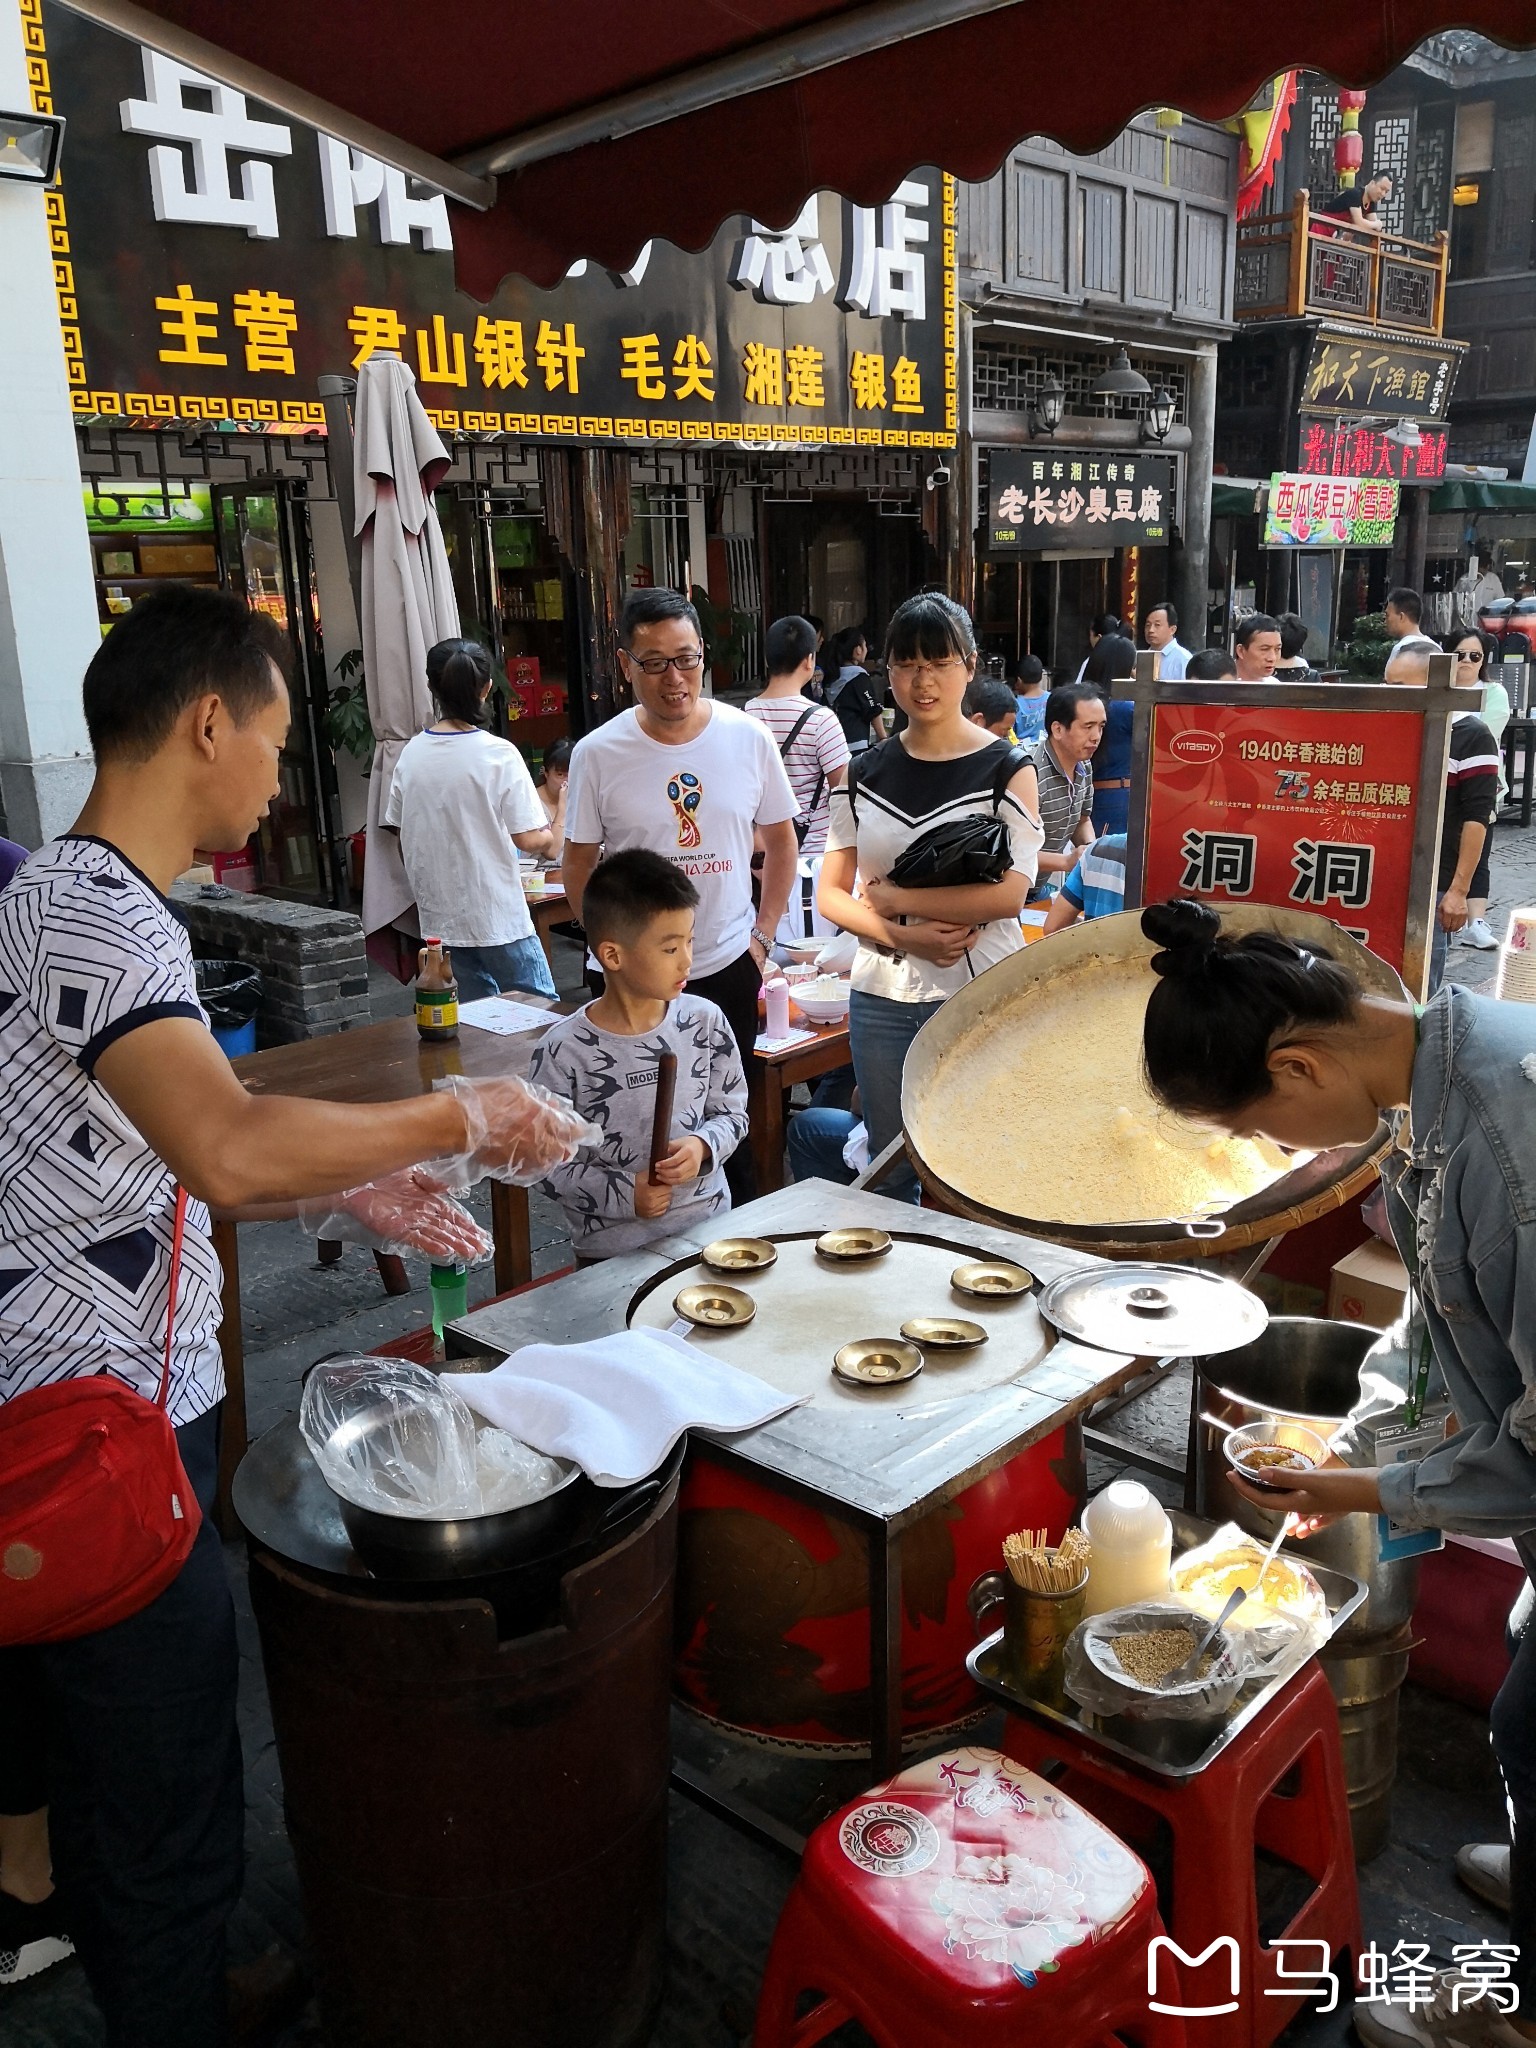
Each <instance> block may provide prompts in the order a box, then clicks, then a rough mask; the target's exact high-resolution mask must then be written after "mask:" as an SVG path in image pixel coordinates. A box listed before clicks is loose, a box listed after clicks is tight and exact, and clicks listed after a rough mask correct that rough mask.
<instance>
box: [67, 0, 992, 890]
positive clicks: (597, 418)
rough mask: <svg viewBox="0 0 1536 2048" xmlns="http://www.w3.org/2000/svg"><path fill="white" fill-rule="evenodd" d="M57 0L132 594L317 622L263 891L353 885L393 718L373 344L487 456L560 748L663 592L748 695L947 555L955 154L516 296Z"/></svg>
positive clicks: (468, 583)
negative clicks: (875, 192) (642, 615)
mask: <svg viewBox="0 0 1536 2048" xmlns="http://www.w3.org/2000/svg"><path fill="white" fill-rule="evenodd" d="M42 20H43V30H44V36H45V41H46V57H45V59H43V61H45V62H46V65H47V67H48V80H47V83H48V87H49V89H50V90H51V94H52V100H53V104H54V106H55V107H56V109H57V111H58V112H60V113H62V114H63V115H64V116H65V117H66V118H67V120H68V122H69V135H70V148H69V153H68V159H67V162H66V164H65V170H64V176H63V182H62V187H61V188H60V190H59V191H58V192H57V193H55V194H51V195H50V207H51V209H52V213H53V221H54V235H55V244H56V249H57V253H58V257H59V263H58V275H57V282H58V292H59V314H60V320H61V324H62V328H63V334H64V345H65V354H66V359H67V363H68V368H69V376H70V381H71V386H72V396H73V404H74V409H75V413H76V418H77V421H78V423H79V432H80V443H81V466H82V472H83V474H84V476H85V478H86V481H87V484H88V486H89V487H90V489H91V490H92V491H94V492H95V493H96V494H97V496H98V499H99V500H100V501H101V505H99V506H98V507H97V515H99V516H97V527H96V529H95V530H93V543H92V545H93V550H94V553H95V557H96V560H95V567H96V571H97V588H98V597H99V607H100V612H101V616H102V620H103V624H104V625H108V624H110V621H111V619H112V617H114V616H116V615H118V614H119V613H120V612H121V611H122V610H124V609H126V608H128V607H130V606H131V605H132V603H133V602H134V601H135V600H136V598H137V597H138V596H140V595H142V594H143V592H144V591H146V590H147V589H150V588H152V587H153V586H154V582H155V579H156V578H157V577H160V576H166V575H176V574H185V575H188V576H191V577H192V578H193V579H194V580H205V581H209V582H215V581H216V582H219V583H222V584H223V585H225V586H226V587H228V588H231V589H234V590H237V591H239V592H240V593H241V594H242V595H243V596H245V597H246V598H247V599H248V600H249V601H250V602H252V603H256V604H260V605H262V606H263V607H264V608H265V609H268V610H270V611H272V612H273V614H274V616H277V617H278V618H279V619H280V620H281V621H282V622H283V623H284V624H285V626H286V627H287V630H288V632H289V634H290V638H291V641H292V645H293V652H294V667H295V678H296V681H295V700H296V705H297V707H298V711H299V716H298V717H296V720H295V727H294V738H293V741H292V743H291V755H292V758H291V761H289V762H287V763H285V783H284V798H283V812H282V815H281V817H277V816H276V815H275V817H274V822H273V825H272V828H271V831H270V832H267V833H264V835H263V838H262V840H261V843H260V845H259V846H258V845H255V844H253V847H252V849H251V855H252V869H251V872H252V874H253V876H254V880H255V881H256V883H257V885H259V886H260V887H262V888H264V889H272V890H280V891H285V892H292V893H297V894H304V895H311V896H314V897H316V898H318V899H322V900H323V899H327V898H331V899H334V898H335V897H337V896H338V894H340V893H341V892H343V891H344V890H345V888H346V886H347V860H346V847H345V842H346V839H347V837H348V836H349V834H350V832H351V831H352V830H353V829H354V827H355V824H356V822H357V820H358V815H359V805H358V801H357V792H358V789H359V787H360V782H359V774H360V767H359V764H358V761H357V759H356V756H357V755H358V753H360V752H363V753H365V752H366V746H367V735H366V726H365V724H364V725H363V726H362V727H361V728H359V725H358V713H359V701H358V700H359V694H360V691H361V688H362V684H361V678H360V671H359V667H358V662H357V656H356V652H355V650H356V649H357V647H358V644H359V635H358V631H357V623H356V614H355V602H354V590H355V575H349V574H348V566H349V561H348V558H349V554H350V553H351V549H350V544H349V537H348V536H347V535H346V533H345V531H344V522H343V519H342V514H341V509H340V503H341V501H344V499H345V496H346V492H345V490H343V491H341V492H340V493H339V494H338V490H337V481H338V479H337V477H336V475H335V473H334V470H335V464H334V463H333V461H332V459H331V458H332V456H333V455H335V459H336V462H339V463H340V466H341V467H342V470H343V473H344V474H343V482H344V481H345V472H346V470H347V466H348V465H349V463H350V459H351V457H350V450H347V451H346V452H345V453H344V454H337V453H336V447H337V444H336V441H335V436H336V435H337V434H338V433H339V432H342V431H344V430H345V422H346V412H345V408H344V405H343V406H342V407H341V409H340V410H338V409H337V401H336V399H335V398H334V396H333V397H332V399H331V401H330V404H331V410H330V412H329V413H328V411H327V407H326V404H324V403H322V399H321V391H322V380H326V381H328V382H332V383H334V380H336V379H337V378H342V379H345V378H347V377H348V376H349V375H350V374H351V373H352V372H354V371H355V370H356V368H357V367H358V366H359V365H360V364H361V363H362V362H364V361H366V359H367V358H368V357H369V356H370V355H372V354H375V353H379V352H384V351H394V352H398V353H399V354H400V355H401V356H402V357H403V358H404V360H405V361H406V362H407V363H408V364H409V365H410V367H411V369H412V370H413V371H414V373H415V375H416V377H417V381H418V384H419V387H420V390H421V394H422V398H423V401H424V403H425V405H426V407H427V410H428V414H429V417H430V418H431V419H432V421H433V423H434V425H435V426H436V427H437V428H438V430H439V432H440V433H441V434H442V436H443V438H444V440H445V442H446V443H447V444H448V446H449V448H450V450H451V452H452V454H453V456H454V465H453V468H452V469H451V471H450V472H449V474H448V476H447V477H446V478H445V479H444V480H443V484H442V486H441V489H440V491H439V493H438V509H439V512H440V516H441V519H442V525H443V530H444V537H445V542H446V545H447V548H448V553H449V559H450V564H451V568H452V572H453V578H454V583H455V588H456V592H457V595H458V599H459V605H460V613H461V621H462V624H463V629H464V631H465V632H466V633H468V634H471V635H473V636H474V637H476V638H478V639H480V640H482V641H483V642H484V643H485V644H486V646H487V647H489V648H490V650H491V652H492V654H493V658H494V661H495V666H496V670H497V673H498V676H499V677H500V678H502V679H503V680H504V690H503V691H502V693H501V700H500V707H499V715H500V717H501V718H502V719H503V721H504V723H505V726H506V729H507V730H508V731H509V733H511V734H512V735H513V736H514V737H516V738H517V739H518V741H519V743H520V744H522V745H523V746H524V748H525V751H526V752H527V753H528V755H529V758H530V760H531V762H532V763H533V764H534V765H535V766H537V765H538V763H539V760H540V759H541V757H542V753H543V750H544V749H545V748H546V747H547V746H548V745H550V744H551V742H552V741H553V740H554V739H556V738H558V737H562V736H564V735H566V734H567V733H569V734H573V735H577V736H579V735H580V734H581V733H582V732H583V731H585V730H587V729H588V728H589V726H590V725H592V724H593V723H595V722H598V721H600V720H601V719H603V718H605V717H608V716H611V715H612V713H613V711H614V710H615V709H617V708H620V707H621V705H622V703H623V702H624V701H625V698H624V690H623V684H622V681H621V679H620V677H619V676H618V674H617V664H616V661H615V658H614V647H613V622H614V619H615V616H616V614H617V611H618V608H619V606H620V605H621V604H622V601H623V597H624V595H625V593H626V591H627V590H629V589H631V588H634V587H639V586H644V585H647V584H668V585H672V586H675V587H677V588H679V589H685V590H691V591H694V592H695V593H699V594H702V596H703V597H704V598H705V599H707V600H708V607H709V608H708V611H707V612H706V614H705V618H706V628H707V637H708V638H709V640H710V643H711V644H710V652H711V656H712V680H713V683H714V686H715V687H716V688H728V687H732V686H737V685H741V686H744V685H746V684H747V683H749V682H751V681H754V680H755V679H756V677H757V675H758V674H760V649H761V634H762V631H763V628H764V626H765V625H766V622H767V620H768V619H769V618H771V617H773V616H775V615H777V614H779V613H782V612H784V611H790V610H793V611H812V612H815V613H817V614H819V615H820V616H821V617H822V619H823V620H824V622H825V623H826V625H827V628H828V630H829V631H831V630H835V629H836V628H837V626H839V625H841V624H856V623H867V624H868V625H869V626H870V628H871V631H872V632H876V633H877V632H878V631H879V630H880V628H881V627H882V626H883V623H884V620H885V618H886V617H888V616H889V613H890V611H891V610H892V609H894V607H895V605H896V604H897V603H899V602H900V600H901V599H902V598H903V597H905V596H906V595H907V594H908V593H909V592H910V590H911V589H913V588H914V587H916V586H917V585H918V584H920V583H923V582H932V581H933V580H935V579H936V577H938V576H939V575H940V574H941V573H942V568H943V563H942V559H941V555H940V552H939V543H940V535H939V531H938V512H937V507H936V505H935V504H934V503H933V502H932V493H929V492H927V491H925V488H924V487H925V484H926V483H927V482H928V481H929V477H930V474H931V472H933V471H934V470H935V469H936V468H937V467H938V466H939V465H941V464H942V463H943V462H944V461H945V451H947V450H951V449H953V448H954V446H955V443H956V436H957V415H958V391H957V379H956V370H955V365H956V344H957V318H958V313H957V297H956V288H955V225H954V222H955V201H954V188H953V183H952V181H951V180H949V179H947V178H946V177H944V176H943V175H942V174H941V173H939V172H937V171H932V170H924V171H917V172H914V173H913V174H912V175H911V176H910V177H908V178H907V179H906V180H904V181H903V183H902V185H901V186H900V188H899V189H898V191H897V192H896V193H895V194H894V195H893V197H892V199H891V201H890V202H889V203H888V204H887V205H886V206H884V207H879V208H869V207H859V206H854V205H852V204H851V203H848V202H845V201H843V200H841V199H839V198H837V197H836V196H834V195H829V194H821V195H818V196H817V197H816V198H813V199H811V200H809V201H808V202H807V203H806V205H805V206H804V207H803V208H802V209H801V212H800V214H799V215H798V217H797V218H796V220H795V221H794V222H793V223H792V224H791V226H790V227H789V228H788V229H786V230H784V231H782V232H774V231H771V230H769V229H767V228H765V227H763V226H762V225H761V224H760V223H757V222H754V221H751V220H747V219H736V220H733V221H730V222H728V223H727V224H726V225H725V226H724V227H723V228H722V230H721V232H720V234H719V235H718V236H717V238H716V240H715V242H714V244H713V245H712V246H711V248H710V249H708V250H707V251H705V252H703V253H702V254H698V255H690V254H687V253H685V252H682V251H679V250H676V249H673V248H671V247H669V246H667V245H664V244H660V243H657V244H653V245H650V246H648V247H647V248H646V249H645V250H643V251H641V253H640V255H639V256H638V257H637V258H636V261H635V263H634V265H633V267H632V268H631V269H630V270H628V271H626V272H623V273H615V272H610V271H607V270H602V269H599V268H598V267H596V266H595V265H586V264H577V265H575V266H574V267H573V269H572V271H571V273H570V274H569V275H568V276H567V277H566V279H565V280H564V281H563V283H562V284H561V285H560V286H559V287H558V288H557V289H556V290H554V291H550V292H540V291H535V290H534V289H533V288H532V287H530V286H528V285H527V284H525V283H524V282H522V281H521V280H519V279H516V278H507V279H505V280H503V282H502V284H501V286H500V288H499V290H498V292H497V294H496V296H495V297H494V298H493V299H492V300H491V301H490V302H489V303H488V304H484V305H482V304H480V303H478V302H476V301H474V300H472V299H470V298H468V297H467V296H465V295H464V294H462V293H461V292H459V291H458V290H457V289H456V287H455V283H454V270H453V253H452V252H453V227H454V221H453V212H452V209H451V207H450V203H449V202H448V201H447V200H445V199H444V198H443V197H442V196H441V195H440V194H436V193H433V192H430V191H427V190H425V189H418V188H417V187H416V185H415V183H414V181H412V180H408V179H407V178H406V177H405V176H404V175H403V174H401V173H399V172H397V171H395V170H392V169H389V168H387V167H386V166H384V165H383V164H381V163H378V162H376V161H374V160H373V159H371V158H369V157H366V156H363V155H361V154H360V153H359V152H358V151H356V150H353V149H350V148H349V147H347V146H346V145H343V144H341V143H338V142H336V141H335V140H334V139H333V138H331V137H329V136H326V135H324V134H322V133H319V132H318V131H316V130H313V129H307V128H304V127H302V126H301V125H299V124H298V123H296V122H295V121H293V120H292V119H291V118H287V117H279V116H277V115H275V114H273V113H272V111H271V110H270V109H266V108H264V107H262V106H261V105H260V104H259V103H257V102H256V101H254V100H251V99H249V98H248V97H247V96H246V95H244V94H241V93H239V92H235V91H233V90H232V89H230V88H227V87H224V86H220V85H215V84H214V83H213V82H212V81H210V80H208V79H206V78H203V77H201V76H199V74H197V73H196V72H193V71H190V70H188V69H187V68H186V67H185V66H184V65H182V64H179V63H177V62H174V61H172V60H170V59H168V58H165V57H163V56H160V55H158V54H155V53H153V52H150V51H149V50H147V49H145V48H143V47H141V46H140V45H139V44H137V43H136V42H133V41H130V40H128V39H126V38H123V37H120V36H118V35H116V34H114V33H112V32H110V31H108V30H105V29H103V28H101V27H99V26H97V25H96V24H94V23H92V22H89V21H87V20H86V19H84V18H83V17H81V16H79V15H77V14H74V13H72V12H70V11H69V10H67V9H65V8H63V7H57V6H54V5H52V4H51V0H49V4H47V5H45V7H44V12H43V17H42ZM509 407H510V408H515V409H512V410H509V409H508V408H509ZM125 492H127V493H129V494H130V500H131V507H132V509H131V511H129V512H127V513H122V503H123V493H125ZM109 501H111V502H113V503H116V504H117V506H118V510H119V513H121V516H122V518H126V520H127V524H126V525H125V524H123V523H121V519H120V518H119V517H118V516H117V515H115V514H113V513H112V512H110V511H106V510H102V509H101V508H102V506H105V505H106V504H107V503H108V502H109ZM193 508H195V510H196V513H197V517H196V519H195V520H193V519H191V518H190V517H189V516H188V515H189V512H190V510H192V509H193ZM349 738H350V739H351V740H352V741H353V742H354V743H355V744H354V745H353V747H352V749H351V751H350V753H349V749H348V741H349ZM338 749H339V752H337V750H338ZM333 752H335V753H336V760H335V762H334V763H333V759H332V755H333ZM338 770H339V772H338Z"/></svg>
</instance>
